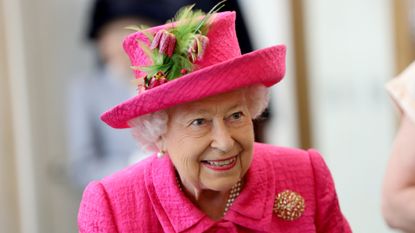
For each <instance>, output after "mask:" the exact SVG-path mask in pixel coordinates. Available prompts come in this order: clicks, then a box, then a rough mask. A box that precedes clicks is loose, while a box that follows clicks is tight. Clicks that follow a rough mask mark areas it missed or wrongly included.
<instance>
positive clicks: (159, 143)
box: [156, 135, 167, 152]
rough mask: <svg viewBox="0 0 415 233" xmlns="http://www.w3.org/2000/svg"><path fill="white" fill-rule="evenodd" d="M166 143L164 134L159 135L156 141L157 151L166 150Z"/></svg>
mask: <svg viewBox="0 0 415 233" xmlns="http://www.w3.org/2000/svg"><path fill="white" fill-rule="evenodd" d="M166 145H167V143H166V138H165V137H164V135H161V136H160V137H159V138H158V139H157V141H156V146H157V149H158V150H159V151H163V152H167V146H166Z"/></svg>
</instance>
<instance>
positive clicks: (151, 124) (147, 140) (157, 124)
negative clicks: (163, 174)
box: [128, 85, 269, 152]
mask: <svg viewBox="0 0 415 233" xmlns="http://www.w3.org/2000/svg"><path fill="white" fill-rule="evenodd" d="M243 90H244V91H245V98H246V101H247V105H248V110H249V112H250V114H251V116H252V119H256V118H257V117H259V116H260V115H261V113H262V112H263V111H264V110H265V108H266V107H267V106H268V102H269V89H268V88H267V87H265V86H263V85H253V86H250V87H246V88H243ZM168 120H169V117H168V114H167V110H160V111H157V112H153V113H149V114H146V115H142V116H139V117H136V118H133V119H131V120H129V121H128V125H129V126H130V127H131V131H132V135H133V136H134V138H135V139H136V140H137V142H138V143H139V145H141V147H142V148H143V149H145V150H147V151H151V152H157V151H158V148H157V145H156V142H157V140H159V138H160V137H161V136H162V135H163V134H165V133H166V132H167V123H168Z"/></svg>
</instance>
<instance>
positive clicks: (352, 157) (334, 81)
mask: <svg viewBox="0 0 415 233" xmlns="http://www.w3.org/2000/svg"><path fill="white" fill-rule="evenodd" d="M304 2H305V13H306V17H305V19H306V20H305V21H306V25H305V26H306V28H307V33H306V35H307V36H306V40H307V48H308V51H307V55H308V57H307V61H308V64H309V67H308V68H309V71H310V84H311V92H310V93H311V98H312V99H311V103H312V106H311V109H312V110H313V111H312V118H313V119H312V120H313V121H312V123H313V126H314V127H313V129H314V132H313V137H314V139H315V142H316V145H315V147H316V148H318V149H319V150H320V151H321V152H322V153H323V155H325V158H326V161H327V163H328V165H329V166H330V168H331V171H332V173H333V176H334V179H335V181H336V184H337V191H338V194H339V197H340V201H341V207H342V209H343V210H344V213H345V214H346V216H347V218H348V220H349V221H350V224H351V225H352V227H353V229H354V230H355V232H376V233H382V232H391V230H389V229H388V228H387V227H386V226H385V224H384V222H383V219H382V217H381V212H380V196H381V193H380V189H381V182H382V178H383V174H384V170H385V166H386V161H387V158H388V152H389V149H390V146H391V142H392V137H393V131H394V122H395V119H394V111H393V109H392V108H391V106H390V101H389V98H388V96H387V93H386V92H385V90H384V88H383V85H384V83H385V82H386V81H387V80H388V79H390V78H391V77H392V75H393V72H394V70H393V68H394V64H395V63H394V50H393V45H394V42H393V35H394V31H393V28H392V22H393V18H392V15H391V14H392V2H391V1H388V0H381V1H379V0H365V1H360V0H313V1H304Z"/></svg>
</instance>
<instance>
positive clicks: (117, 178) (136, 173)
mask: <svg viewBox="0 0 415 233" xmlns="http://www.w3.org/2000/svg"><path fill="white" fill-rule="evenodd" d="M154 158H155V156H149V157H148V158H145V159H144V160H141V161H140V162H138V163H135V164H133V165H130V166H128V167H126V168H124V169H122V170H120V171H118V172H116V173H114V174H112V175H110V176H107V177H105V178H103V179H102V180H101V181H100V183H101V184H102V185H103V186H104V187H105V189H106V190H107V192H109V193H118V194H121V193H123V192H125V191H126V190H131V188H134V189H140V190H143V189H144V186H145V179H144V177H145V176H146V173H147V172H148V169H149V168H150V167H151V164H152V162H153V160H154Z"/></svg>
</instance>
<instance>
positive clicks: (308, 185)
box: [78, 7, 351, 233]
mask: <svg viewBox="0 0 415 233" xmlns="http://www.w3.org/2000/svg"><path fill="white" fill-rule="evenodd" d="M215 11H216V10H212V11H211V12H210V13H208V14H206V15H204V14H202V13H201V12H194V11H192V10H191V7H187V8H184V9H183V10H181V11H180V12H179V13H178V14H177V15H176V18H175V19H174V20H172V21H171V22H170V23H168V24H166V25H162V26H159V27H155V28H149V29H145V30H144V29H143V30H139V31H138V32H136V33H134V34H132V35H130V36H128V37H127V38H126V39H125V41H124V48H125V50H126V52H127V53H128V55H129V57H130V59H131V62H132V64H133V67H134V68H135V75H136V77H137V80H138V81H139V82H138V84H137V85H138V87H139V88H138V89H139V94H138V95H137V96H135V97H133V98H132V99H129V100H127V101H126V102H124V103H122V104H120V105H118V106H116V107H114V108H113V109H111V110H109V111H108V112H106V113H104V114H103V116H102V117H101V118H102V120H103V121H105V122H106V123H107V124H109V125H110V126H112V127H114V128H129V127H130V128H132V130H133V134H134V135H135V137H136V139H137V140H138V141H139V142H140V143H141V144H142V145H143V146H145V147H146V148H148V149H150V150H154V151H156V152H157V153H156V154H155V155H154V156H151V157H149V158H147V159H145V160H144V161H141V162H139V163H137V164H135V165H133V166H131V167H128V168H126V169H124V170H122V171H120V172H118V173H116V174H114V175H112V176H109V177H107V178H104V179H103V180H101V181H95V182H92V183H90V184H89V185H88V187H87V188H86V190H85V192H84V195H83V199H82V203H81V206H80V210H79V216H78V223H79V230H80V232H302V233H304V232H351V230H350V227H349V225H348V223H347V221H346V219H345V218H344V217H343V215H342V213H341V211H340V207H339V204H338V200H337V196H336V192H335V188H334V184H333V180H332V178H331V175H330V172H329V170H328V168H327V166H326V165H325V163H324V161H323V159H322V158H321V156H320V155H319V153H318V152H317V151H315V150H309V151H302V150H299V149H289V148H281V147H276V146H271V145H265V144H257V143H254V132H253V127H252V119H254V118H255V117H257V116H258V115H259V114H260V113H261V112H262V111H263V110H264V108H265V107H266V105H267V101H268V89H267V87H269V86H271V85H274V84H276V83H277V82H279V81H280V80H281V79H282V77H283V75H284V72H285V47H284V46H281V45H280V46H273V47H270V48H266V49H262V50H258V51H255V52H252V53H249V54H245V55H241V53H240V49H239V46H238V42H237V38H236V34H235V29H234V28H235V25H234V22H235V13H234V12H223V13H215Z"/></svg>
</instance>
